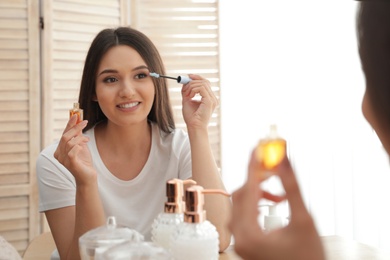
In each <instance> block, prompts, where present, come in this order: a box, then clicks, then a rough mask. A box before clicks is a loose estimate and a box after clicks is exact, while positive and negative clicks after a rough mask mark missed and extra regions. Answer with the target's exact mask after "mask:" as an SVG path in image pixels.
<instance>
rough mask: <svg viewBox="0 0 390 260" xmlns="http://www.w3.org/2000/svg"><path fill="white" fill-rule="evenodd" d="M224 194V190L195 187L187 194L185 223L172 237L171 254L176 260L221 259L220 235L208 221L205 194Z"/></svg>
mask: <svg viewBox="0 0 390 260" xmlns="http://www.w3.org/2000/svg"><path fill="white" fill-rule="evenodd" d="M206 193H209V194H222V195H225V196H230V195H229V194H227V193H226V192H225V191H223V190H206V189H203V187H202V186H199V185H193V186H191V187H189V188H187V190H186V193H185V202H186V209H185V212H184V221H183V222H182V223H181V224H179V227H178V229H177V230H176V232H175V233H174V234H173V236H172V240H171V253H172V256H173V257H174V259H175V260H199V259H207V260H217V259H218V258H219V252H218V251H219V234H218V232H217V229H216V227H215V226H214V225H213V224H212V223H211V222H209V221H208V220H207V219H206V211H205V210H204V209H203V206H204V194H206Z"/></svg>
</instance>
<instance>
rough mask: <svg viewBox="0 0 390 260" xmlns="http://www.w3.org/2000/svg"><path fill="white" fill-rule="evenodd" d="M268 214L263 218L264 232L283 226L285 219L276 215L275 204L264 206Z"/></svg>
mask: <svg viewBox="0 0 390 260" xmlns="http://www.w3.org/2000/svg"><path fill="white" fill-rule="evenodd" d="M265 206H266V207H268V214H267V215H265V216H264V230H265V231H271V230H274V229H277V228H282V227H283V226H285V224H286V223H285V219H284V218H283V217H282V216H280V215H279V214H278V209H277V204H271V205H265Z"/></svg>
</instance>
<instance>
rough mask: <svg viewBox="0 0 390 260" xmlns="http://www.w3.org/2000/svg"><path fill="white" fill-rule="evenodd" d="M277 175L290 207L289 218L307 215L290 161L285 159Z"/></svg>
mask: <svg viewBox="0 0 390 260" xmlns="http://www.w3.org/2000/svg"><path fill="white" fill-rule="evenodd" d="M278 175H279V176H280V179H281V181H282V184H283V187H284V190H285V191H286V198H287V200H288V201H289V204H290V207H291V218H292V219H293V218H295V217H299V216H300V215H301V214H303V215H305V216H306V215H307V214H308V212H307V209H306V206H305V203H304V201H303V198H302V195H301V191H300V188H299V184H298V181H297V179H296V176H295V173H294V170H293V169H292V167H291V164H290V161H289V160H288V158H287V157H285V158H284V159H283V161H282V163H281V164H280V165H279V167H278Z"/></svg>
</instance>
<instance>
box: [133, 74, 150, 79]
mask: <svg viewBox="0 0 390 260" xmlns="http://www.w3.org/2000/svg"><path fill="white" fill-rule="evenodd" d="M147 76H148V75H146V74H145V73H140V74H137V75H136V76H135V78H136V79H143V78H146V77H147Z"/></svg>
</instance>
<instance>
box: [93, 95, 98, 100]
mask: <svg viewBox="0 0 390 260" xmlns="http://www.w3.org/2000/svg"><path fill="white" fill-rule="evenodd" d="M92 101H95V102H97V101H98V99H97V96H96V94H93V96H92Z"/></svg>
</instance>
